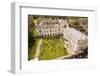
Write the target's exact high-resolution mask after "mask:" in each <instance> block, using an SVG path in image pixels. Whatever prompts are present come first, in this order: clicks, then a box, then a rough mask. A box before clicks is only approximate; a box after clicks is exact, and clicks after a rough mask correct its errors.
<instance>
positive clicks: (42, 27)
mask: <svg viewBox="0 0 100 76" xmlns="http://www.w3.org/2000/svg"><path fill="white" fill-rule="evenodd" d="M64 25H67V24H66V22H64V21H63V20H43V21H41V23H40V24H39V25H37V27H36V29H37V32H38V36H43V37H46V36H57V35H62V34H63V31H64Z"/></svg>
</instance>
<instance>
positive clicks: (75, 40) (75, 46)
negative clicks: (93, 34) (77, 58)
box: [63, 27, 88, 51]
mask: <svg viewBox="0 0 100 76" xmlns="http://www.w3.org/2000/svg"><path fill="white" fill-rule="evenodd" d="M63 37H64V40H65V46H66V47H70V48H71V49H72V50H74V51H79V50H82V49H85V48H86V47H87V46H88V38H87V35H85V34H83V33H81V32H80V31H77V30H76V29H74V28H69V27H66V28H65V29H64V32H63Z"/></svg>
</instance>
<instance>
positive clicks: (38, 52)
mask: <svg viewBox="0 0 100 76" xmlns="http://www.w3.org/2000/svg"><path fill="white" fill-rule="evenodd" d="M41 44H42V39H40V40H39V44H38V46H37V50H36V53H35V56H34V58H38V57H39V55H40V46H41Z"/></svg>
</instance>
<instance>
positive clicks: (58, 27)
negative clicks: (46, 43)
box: [36, 19, 88, 51]
mask: <svg viewBox="0 0 100 76" xmlns="http://www.w3.org/2000/svg"><path fill="white" fill-rule="evenodd" d="M36 29H37V32H38V36H43V37H47V36H58V35H62V38H63V39H64V44H65V47H66V48H67V47H70V48H71V49H72V50H73V51H79V50H82V49H85V48H86V47H87V46H88V38H87V35H85V34H83V33H81V32H80V31H77V30H76V29H74V28H70V27H68V23H67V20H65V21H64V20H62V19H60V20H43V21H41V22H40V24H39V25H37V27H36Z"/></svg>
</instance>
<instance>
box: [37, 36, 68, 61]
mask: <svg viewBox="0 0 100 76" xmlns="http://www.w3.org/2000/svg"><path fill="white" fill-rule="evenodd" d="M65 50H66V49H65V48H64V42H63V40H61V38H59V37H47V38H43V40H42V45H41V47H40V57H39V60H50V59H55V58H57V57H61V56H64V55H67V54H68V53H67V52H66V51H65Z"/></svg>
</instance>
